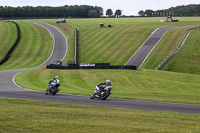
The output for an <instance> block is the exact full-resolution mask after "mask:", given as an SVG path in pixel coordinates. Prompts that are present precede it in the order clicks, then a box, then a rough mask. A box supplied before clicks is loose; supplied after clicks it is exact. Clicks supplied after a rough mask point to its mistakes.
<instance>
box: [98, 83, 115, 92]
mask: <svg viewBox="0 0 200 133" xmlns="http://www.w3.org/2000/svg"><path fill="white" fill-rule="evenodd" d="M101 85H105V86H101ZM98 86H99V90H97V91H100V93H99V94H101V91H102V90H103V89H104V88H105V87H107V86H112V84H111V82H110V80H106V82H104V83H100V84H98Z"/></svg>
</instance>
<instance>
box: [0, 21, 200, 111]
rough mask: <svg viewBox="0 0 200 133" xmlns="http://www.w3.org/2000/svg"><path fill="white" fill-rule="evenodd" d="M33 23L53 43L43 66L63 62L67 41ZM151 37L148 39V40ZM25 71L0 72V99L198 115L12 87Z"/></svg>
mask: <svg viewBox="0 0 200 133" xmlns="http://www.w3.org/2000/svg"><path fill="white" fill-rule="evenodd" d="M34 23H36V24H39V25H41V26H43V27H45V28H46V29H48V30H49V32H50V33H51V34H52V36H53V37H54V40H55V41H54V43H55V44H54V50H53V52H52V55H51V57H50V58H49V59H48V60H47V61H46V62H45V63H44V64H50V63H52V61H53V60H54V59H58V60H61V59H63V57H64V56H65V54H66V46H67V41H66V38H65V36H64V35H63V34H62V33H61V32H60V31H59V30H58V29H57V28H55V27H53V26H51V25H49V24H45V23H39V22H34ZM166 28H167V29H168V30H169V29H171V28H170V27H166ZM162 29H163V33H165V32H164V31H166V30H167V29H165V27H163V28H162ZM158 31H159V32H160V30H157V31H155V32H154V34H153V35H154V36H151V37H156V36H155V35H160V34H159V33H158ZM151 37H150V38H149V39H152V38H151ZM147 41H148V40H147ZM147 41H146V42H147ZM150 42H151V41H150ZM143 46H144V45H143ZM148 46H151V44H149V45H147V46H145V47H148ZM140 49H141V48H140ZM42 65H43V64H42ZM42 65H40V66H39V67H37V68H41V67H42ZM25 70H28V69H17V70H6V71H0V97H7V98H18V99H30V100H37V101H48V102H57V103H67V104H83V105H91V106H101V107H111V108H125V109H138V110H153V111H167V112H182V113H200V105H190V104H176V103H163V102H150V101H138V100H125V99H115V98H108V99H107V100H99V99H93V100H90V98H89V96H78V95H68V94H61V93H58V94H56V95H55V96H52V95H45V94H44V92H38V91H33V90H28V89H24V88H21V87H19V86H17V85H15V84H14V82H13V77H14V76H15V75H16V74H17V73H19V72H21V71H25ZM45 89H46V88H44V91H45ZM91 93H92V92H91ZM89 95H90V94H89Z"/></svg>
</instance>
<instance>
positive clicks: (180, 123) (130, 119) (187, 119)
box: [0, 98, 200, 133]
mask: <svg viewBox="0 0 200 133" xmlns="http://www.w3.org/2000/svg"><path fill="white" fill-rule="evenodd" d="M0 115H1V117H0V121H1V123H0V127H1V128H0V132H2V133H13V132H15V133H18V132H20V133H27V132H29V133H35V132H37V133H43V132H48V133H55V132H59V133H68V132H69V133H77V132H81V133H88V132H97V133H100V132H102V130H103V132H105V133H121V132H137V133H144V132H149V133H151V132H170V133H188V132H193V133H197V132H199V130H200V122H199V120H200V115H199V114H186V113H185V114H184V113H167V112H154V111H138V110H128V109H113V108H103V107H95V108H94V107H92V106H84V105H68V104H60V103H50V102H41V101H40V102H39V101H31V100H19V99H10V98H0Z"/></svg>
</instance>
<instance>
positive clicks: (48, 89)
mask: <svg viewBox="0 0 200 133" xmlns="http://www.w3.org/2000/svg"><path fill="white" fill-rule="evenodd" d="M54 84H60V80H59V77H58V76H55V78H53V79H51V80H50V81H49V83H48V86H47V90H46V95H47V94H48V93H49V91H50V89H51V87H52V86H53V85H54ZM58 91H60V89H59V90H58Z"/></svg>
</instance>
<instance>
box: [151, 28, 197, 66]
mask: <svg viewBox="0 0 200 133" xmlns="http://www.w3.org/2000/svg"><path fill="white" fill-rule="evenodd" d="M196 29H200V26H198V27H195V28H191V29H187V31H186V33H185V35H184V37H183V38H182V40H181V42H180V43H179V45H178V46H177V47H176V49H175V50H174V51H173V52H172V53H171V54H170V55H169V56H167V58H165V59H164V61H163V62H162V63H161V64H160V65H158V67H156V69H155V70H159V69H160V68H161V67H163V66H164V64H165V63H166V62H167V61H168V60H169V59H170V58H171V57H172V56H173V55H174V54H176V52H178V51H179V50H180V48H181V46H182V45H183V43H184V41H185V40H186V38H187V36H188V35H189V33H190V31H191V30H196Z"/></svg>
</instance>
